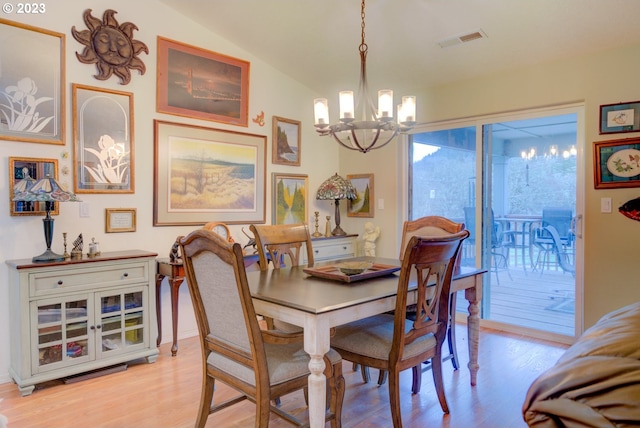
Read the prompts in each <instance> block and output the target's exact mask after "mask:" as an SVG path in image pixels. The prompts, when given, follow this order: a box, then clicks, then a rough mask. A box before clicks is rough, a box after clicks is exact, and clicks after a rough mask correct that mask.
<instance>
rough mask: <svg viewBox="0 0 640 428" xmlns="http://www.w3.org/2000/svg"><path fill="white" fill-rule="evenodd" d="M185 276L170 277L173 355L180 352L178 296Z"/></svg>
mask: <svg viewBox="0 0 640 428" xmlns="http://www.w3.org/2000/svg"><path fill="white" fill-rule="evenodd" d="M183 281H184V278H178V279H169V286H170V287H171V323H172V325H171V327H172V329H173V344H172V345H171V356H172V357H175V356H176V355H177V354H178V296H179V293H180V285H181V284H182V282H183Z"/></svg>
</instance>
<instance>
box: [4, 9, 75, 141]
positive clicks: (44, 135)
mask: <svg viewBox="0 0 640 428" xmlns="http://www.w3.org/2000/svg"><path fill="white" fill-rule="evenodd" d="M17 47H19V48H17ZM64 53H65V35H64V34H61V33H55V32H53V31H48V30H45V29H42V28H38V27H32V26H30V25H25V24H21V23H17V22H12V21H7V20H5V19H1V18H0V64H2V72H1V73H0V138H1V139H4V140H12V141H23V142H28V143H45V144H60V145H63V144H65V141H64V135H65V133H64V129H65V80H64V79H65V75H64V73H65V59H64Z"/></svg>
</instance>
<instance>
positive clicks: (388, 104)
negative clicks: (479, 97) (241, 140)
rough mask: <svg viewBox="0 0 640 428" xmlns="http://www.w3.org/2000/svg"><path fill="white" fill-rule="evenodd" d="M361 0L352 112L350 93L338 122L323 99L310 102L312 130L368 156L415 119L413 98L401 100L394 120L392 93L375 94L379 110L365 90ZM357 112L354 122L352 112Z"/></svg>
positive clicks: (343, 95)
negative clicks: (357, 79)
mask: <svg viewBox="0 0 640 428" xmlns="http://www.w3.org/2000/svg"><path fill="white" fill-rule="evenodd" d="M364 6H365V5H364V0H362V3H361V12H360V17H361V19H362V23H361V28H362V33H361V34H362V37H361V42H360V47H359V51H360V86H359V93H358V103H357V105H356V108H355V110H354V107H353V106H354V99H353V91H341V92H340V93H339V99H340V121H339V122H338V123H336V124H333V125H331V124H329V106H328V103H327V99H326V98H316V99H314V100H313V105H314V116H315V124H314V126H315V128H316V131H317V132H318V134H320V135H321V136H327V135H330V136H332V137H333V138H334V139H335V140H336V141H337V142H338V143H340V144H341V145H342V146H344V147H346V148H347V149H350V150H358V151H360V152H362V153H367V152H368V151H370V150H373V149H379V148H381V147H384V146H385V145H387V144H389V143H390V142H391V140H393V139H394V138H395V136H396V135H398V133H402V132H407V131H409V130H410V129H411V128H412V127H413V125H415V123H416V122H415V120H416V97H415V96H404V97H402V104H400V105H398V106H397V111H396V114H397V121H394V118H393V91H392V90H389V89H383V90H380V91H378V109H377V110H376V108H375V107H374V105H373V102H372V101H371V97H370V96H369V88H368V87H367V50H368V46H367V44H366V43H365V41H364V27H365V23H364V17H365V14H364ZM356 112H359V113H360V120H356V116H355V113H356Z"/></svg>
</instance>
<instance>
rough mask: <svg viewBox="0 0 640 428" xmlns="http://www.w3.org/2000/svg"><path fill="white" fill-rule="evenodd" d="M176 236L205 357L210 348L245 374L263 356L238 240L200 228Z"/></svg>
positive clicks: (263, 359) (255, 366) (257, 364)
mask: <svg viewBox="0 0 640 428" xmlns="http://www.w3.org/2000/svg"><path fill="white" fill-rule="evenodd" d="M179 242H180V247H181V250H182V257H183V260H184V261H183V263H184V270H185V276H186V279H187V284H188V285H189V292H190V294H191V300H192V301H193V306H194V311H195V315H196V322H197V324H198V330H199V332H200V341H201V345H202V347H203V349H206V350H208V352H206V357H207V359H208V358H209V354H210V353H214V354H215V358H216V359H218V360H228V361H229V363H228V364H229V369H230V370H232V371H233V372H234V374H235V375H236V376H238V377H246V376H247V375H248V374H249V373H250V372H251V371H253V370H255V369H257V367H260V366H264V364H266V360H265V356H264V352H261V350H263V343H262V338H261V333H260V326H259V324H258V319H257V317H256V315H255V311H254V308H253V301H252V300H251V293H250V291H249V286H248V284H247V277H246V271H245V269H244V260H243V255H242V249H241V247H240V244H238V243H235V244H230V243H228V242H226V241H225V240H224V239H223V238H222V237H221V236H220V235H218V234H216V233H215V232H212V231H208V230H205V229H200V230H196V231H194V232H192V233H191V234H190V235H189V236H187V237H181V238H179ZM251 376H252V377H253V375H251ZM247 381H248V382H249V381H251V382H253V383H255V381H252V380H251V379H247Z"/></svg>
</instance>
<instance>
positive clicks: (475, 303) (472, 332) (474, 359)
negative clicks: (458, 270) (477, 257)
mask: <svg viewBox="0 0 640 428" xmlns="http://www.w3.org/2000/svg"><path fill="white" fill-rule="evenodd" d="M476 281H478V280H476ZM480 296H482V285H481V284H477V283H476V286H475V287H471V288H467V289H466V290H464V297H465V299H466V300H467V301H468V302H469V316H468V318H467V334H468V335H469V373H470V375H471V385H472V386H475V385H476V380H477V377H478V370H479V369H480V365H479V364H478V346H479V343H480V306H479V303H480V299H479V297H480Z"/></svg>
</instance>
